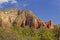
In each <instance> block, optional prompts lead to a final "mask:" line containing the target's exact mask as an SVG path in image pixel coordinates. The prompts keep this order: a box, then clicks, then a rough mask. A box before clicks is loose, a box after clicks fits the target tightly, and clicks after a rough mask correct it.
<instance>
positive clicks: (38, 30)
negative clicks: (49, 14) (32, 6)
mask: <svg viewBox="0 0 60 40" xmlns="http://www.w3.org/2000/svg"><path fill="white" fill-rule="evenodd" d="M0 40H60V29H58V26H57V25H54V24H53V22H52V20H49V21H48V22H45V21H43V20H41V19H39V18H38V17H36V16H35V15H34V13H33V12H32V11H30V10H20V9H17V8H10V9H5V10H0Z"/></svg>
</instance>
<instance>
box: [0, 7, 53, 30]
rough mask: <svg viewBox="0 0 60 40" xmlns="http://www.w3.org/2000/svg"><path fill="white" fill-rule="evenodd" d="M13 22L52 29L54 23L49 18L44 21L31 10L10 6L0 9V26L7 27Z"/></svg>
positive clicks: (18, 24)
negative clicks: (9, 7)
mask: <svg viewBox="0 0 60 40" xmlns="http://www.w3.org/2000/svg"><path fill="white" fill-rule="evenodd" d="M14 24H16V25H17V26H19V27H24V26H27V25H28V26H29V27H33V28H35V29H37V28H40V27H41V26H44V27H47V28H49V29H54V24H53V23H52V21H51V20H50V21H49V22H44V21H42V20H40V19H39V18H37V17H36V16H35V15H34V14H33V12H32V11H29V10H18V9H15V8H11V9H6V10H3V11H0V26H3V28H7V27H10V26H12V25H14Z"/></svg>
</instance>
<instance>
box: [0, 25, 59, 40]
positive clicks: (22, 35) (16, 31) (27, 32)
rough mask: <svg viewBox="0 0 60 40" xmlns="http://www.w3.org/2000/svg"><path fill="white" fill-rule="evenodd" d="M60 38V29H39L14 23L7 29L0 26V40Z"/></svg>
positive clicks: (49, 39) (46, 39) (53, 39)
mask: <svg viewBox="0 0 60 40" xmlns="http://www.w3.org/2000/svg"><path fill="white" fill-rule="evenodd" d="M57 39H58V40H60V30H50V29H48V28H46V27H40V28H39V29H34V28H30V27H29V26H25V27H24V28H23V27H18V26H16V25H14V26H13V27H11V28H10V30H9V31H7V30H5V29H3V28H2V27H0V40H57Z"/></svg>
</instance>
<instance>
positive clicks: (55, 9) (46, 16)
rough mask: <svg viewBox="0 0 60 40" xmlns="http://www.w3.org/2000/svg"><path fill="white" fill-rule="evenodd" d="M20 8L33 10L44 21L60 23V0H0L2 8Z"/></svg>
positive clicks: (0, 7)
mask: <svg viewBox="0 0 60 40" xmlns="http://www.w3.org/2000/svg"><path fill="white" fill-rule="evenodd" d="M6 8H19V9H27V10H32V11H33V13H34V14H35V15H36V16H37V17H38V18H40V19H42V20H44V21H48V20H50V19H51V20H52V21H53V23H55V24H59V23H60V0H0V9H6Z"/></svg>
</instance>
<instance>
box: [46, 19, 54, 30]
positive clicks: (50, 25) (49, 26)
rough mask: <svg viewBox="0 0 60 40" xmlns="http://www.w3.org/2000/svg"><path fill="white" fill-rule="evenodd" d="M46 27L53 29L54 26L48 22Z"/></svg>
mask: <svg viewBox="0 0 60 40" xmlns="http://www.w3.org/2000/svg"><path fill="white" fill-rule="evenodd" d="M47 27H48V28H49V29H54V24H53V23H52V21H51V20H50V21H48V24H47Z"/></svg>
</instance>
